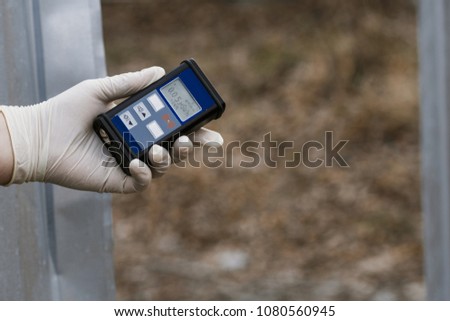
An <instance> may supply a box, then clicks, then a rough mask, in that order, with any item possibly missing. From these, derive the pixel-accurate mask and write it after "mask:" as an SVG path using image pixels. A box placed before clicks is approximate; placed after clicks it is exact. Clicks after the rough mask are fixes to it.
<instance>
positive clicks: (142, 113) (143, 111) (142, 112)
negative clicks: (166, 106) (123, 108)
mask: <svg viewBox="0 0 450 321" xmlns="http://www.w3.org/2000/svg"><path fill="white" fill-rule="evenodd" d="M133 109H134V111H135V112H136V114H137V115H138V116H139V118H140V119H141V120H146V119H147V118H149V117H150V115H151V114H150V112H149V111H148V109H147V107H145V105H144V103H143V102H140V103H139V104H137V105H136V106H133Z"/></svg>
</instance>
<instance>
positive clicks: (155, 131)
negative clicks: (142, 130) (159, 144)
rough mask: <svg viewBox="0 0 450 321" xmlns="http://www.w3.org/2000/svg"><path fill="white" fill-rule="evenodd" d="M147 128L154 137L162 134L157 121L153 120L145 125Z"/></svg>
mask: <svg viewBox="0 0 450 321" xmlns="http://www.w3.org/2000/svg"><path fill="white" fill-rule="evenodd" d="M147 129H148V130H149V132H150V133H151V134H152V135H153V137H154V138H155V139H157V138H159V137H161V136H162V135H163V134H164V132H163V130H162V129H161V127H159V125H158V123H157V122H156V121H155V120H154V121H152V122H150V123H149V124H148V125H147Z"/></svg>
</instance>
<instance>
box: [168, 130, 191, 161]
mask: <svg viewBox="0 0 450 321" xmlns="http://www.w3.org/2000/svg"><path fill="white" fill-rule="evenodd" d="M193 150H194V144H193V143H192V141H191V140H190V139H189V137H187V136H180V137H179V138H178V139H177V140H176V141H175V143H173V147H172V154H173V161H174V162H175V163H179V162H181V161H183V160H185V159H187V158H188V156H189V154H190V153H191V152H192V151H193Z"/></svg>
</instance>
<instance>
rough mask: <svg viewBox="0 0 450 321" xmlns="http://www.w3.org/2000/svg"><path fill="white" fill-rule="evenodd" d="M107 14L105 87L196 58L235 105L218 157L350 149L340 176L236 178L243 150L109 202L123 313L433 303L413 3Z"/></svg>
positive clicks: (140, 5)
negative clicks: (258, 144)
mask: <svg viewBox="0 0 450 321" xmlns="http://www.w3.org/2000/svg"><path fill="white" fill-rule="evenodd" d="M102 10H103V23H104V38H105V46H106V54H107V63H108V73H109V74H111V75H112V74H116V73H121V72H126V71H132V70H138V69H141V68H144V67H147V66H152V65H160V66H162V67H164V68H166V70H167V71H169V70H170V69H173V68H174V67H175V66H177V65H178V64H179V63H180V62H181V61H182V60H183V59H185V58H188V57H194V58H196V60H197V61H198V62H199V64H200V66H201V67H202V69H204V71H205V73H206V74H207V75H208V76H209V78H210V79H211V81H212V82H213V83H214V84H215V86H216V88H217V89H218V91H219V92H220V93H221V95H222V97H223V98H224V100H225V101H226V102H227V110H226V112H225V113H224V115H223V116H222V118H221V119H220V120H218V121H215V122H212V123H211V124H210V125H209V127H210V128H212V129H215V130H218V131H220V132H221V133H222V135H223V136H224V139H225V144H226V143H227V142H231V141H235V140H239V141H241V142H243V141H247V140H253V141H262V140H263V136H264V134H266V133H268V132H270V133H271V135H272V139H273V140H276V141H278V142H282V141H285V140H289V141H294V143H295V146H296V150H297V151H300V149H301V146H302V145H303V144H304V143H305V142H307V141H311V140H317V141H319V142H322V143H324V137H325V132H326V131H332V132H333V135H334V139H335V143H336V142H337V141H338V140H349V142H348V144H347V145H346V146H345V147H344V148H343V149H342V150H341V152H340V154H341V155H342V156H343V157H344V159H345V160H346V161H347V162H348V164H349V167H347V168H344V167H339V166H337V164H336V163H334V166H333V167H325V166H321V167H318V168H315V169H311V168H307V167H305V166H299V167H297V168H292V169H288V168H285V167H284V165H283V163H282V162H280V163H279V166H278V167H277V168H268V167H266V166H258V167H257V168H252V169H249V168H241V167H239V166H238V163H239V161H240V160H241V159H240V158H239V157H240V156H239V155H240V153H239V151H238V150H235V151H234V153H233V154H235V155H234V156H236V157H235V161H234V162H233V167H232V168H225V166H222V167H220V168H216V169H210V168H206V167H205V166H202V167H201V168H184V169H182V168H172V169H171V170H170V171H169V173H167V174H166V175H165V177H164V178H162V179H158V180H154V181H153V183H152V186H151V188H150V189H149V190H147V191H146V192H144V193H141V194H137V195H123V196H114V199H113V211H114V212H113V215H114V234H115V235H114V236H115V265H116V281H117V298H118V299H121V300H395V299H399V300H419V299H424V296H425V293H424V292H425V291H424V285H423V270H422V265H423V262H422V261H423V260H422V245H421V242H422V230H421V229H422V226H421V208H420V181H419V132H418V89H417V88H418V81H417V47H416V46H417V34H416V6H415V4H414V1H411V0H399V1H389V0H383V1H381V0H365V1H361V0H345V1H343V0H341V1H325V0H322V1H317V0H307V1H294V0H290V1H289V0H277V1H275V0H273V1H269V0H246V1H244V0H241V1H238V0H235V1H231V0H215V1H206V0H191V1H183V0H171V1H163V0H147V1H143V0H140V1H119V0H104V1H102ZM227 156H228V157H229V156H230V154H228V155H227ZM318 156H320V155H318Z"/></svg>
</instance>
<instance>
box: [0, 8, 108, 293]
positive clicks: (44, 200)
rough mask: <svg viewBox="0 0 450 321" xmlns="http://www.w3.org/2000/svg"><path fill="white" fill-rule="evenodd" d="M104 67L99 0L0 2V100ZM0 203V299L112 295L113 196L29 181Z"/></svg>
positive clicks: (22, 101)
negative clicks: (111, 197)
mask: <svg viewBox="0 0 450 321" xmlns="http://www.w3.org/2000/svg"><path fill="white" fill-rule="evenodd" d="M74 67H75V68H74ZM105 70H106V68H105V62H104V49H103V41H102V32H101V13H100V3H99V1H89V0H77V1H55V0H42V1H31V0H19V1H18V0H2V1H1V2H0V75H1V76H2V77H0V103H2V104H16V105H27V104H32V103H36V102H38V101H41V100H43V99H46V98H48V97H51V96H54V95H56V94H58V93H60V92H62V91H63V90H65V89H67V88H69V87H71V86H72V85H74V84H76V83H77V82H79V81H81V80H84V79H87V78H94V77H99V76H104V75H105ZM0 204H1V206H0V299H9V300H16V299H21V300H33V299H38V300H47V299H63V300H64V299H70V300H85V299H96V300H102V299H113V298H114V275H113V263H112V233H111V205H110V196H107V195H101V194H96V193H87V192H80V191H74V190H69V189H65V188H62V187H58V186H51V185H47V186H46V185H44V184H24V185H21V186H10V187H7V188H5V187H0Z"/></svg>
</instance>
